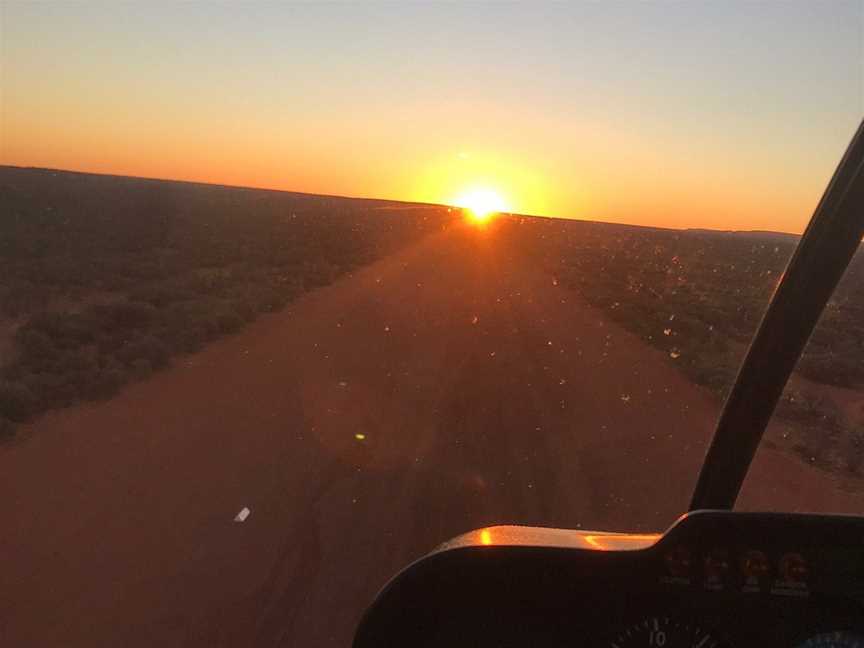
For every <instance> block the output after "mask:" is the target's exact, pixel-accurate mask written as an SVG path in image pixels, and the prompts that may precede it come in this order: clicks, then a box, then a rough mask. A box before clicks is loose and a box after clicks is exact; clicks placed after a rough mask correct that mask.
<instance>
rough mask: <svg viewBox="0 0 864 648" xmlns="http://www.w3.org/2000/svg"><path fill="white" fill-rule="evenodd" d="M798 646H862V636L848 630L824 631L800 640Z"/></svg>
mask: <svg viewBox="0 0 864 648" xmlns="http://www.w3.org/2000/svg"><path fill="white" fill-rule="evenodd" d="M798 648H864V637H862V636H860V635H853V634H850V633H848V632H826V633H825V634H820V635H816V636H815V637H810V638H809V639H807V640H806V641H802V642H801V643H800V644H798Z"/></svg>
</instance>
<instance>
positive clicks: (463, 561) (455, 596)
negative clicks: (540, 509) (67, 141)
mask: <svg viewBox="0 0 864 648" xmlns="http://www.w3.org/2000/svg"><path fill="white" fill-rule="evenodd" d="M354 646H355V648H371V647H372V646H376V647H379V648H380V647H386V646H412V647H413V648H419V647H422V646H436V647H440V646H476V647H478V648H479V647H486V646H489V647H492V646H496V647H498V646H501V647H504V646H513V647H516V646H549V647H558V646H561V647H564V646H609V647H612V648H627V647H628V646H657V647H663V646H669V647H673V646H688V647H692V648H713V647H726V646H736V647H740V646H790V647H794V646H801V647H809V648H812V647H814V646H857V647H861V648H864V518H857V517H842V516H822V515H798V514H761V513H734V512H727V511H697V512H694V513H690V514H688V515H686V516H684V517H682V518H681V519H680V520H678V522H676V524H675V525H673V526H672V527H671V528H670V529H669V530H668V531H667V532H666V533H665V534H662V535H660V534H648V535H631V534H614V533H602V532H586V531H568V530H563V529H542V528H533V527H513V526H504V527H490V528H487V529H480V530H477V531H473V532H471V533H468V534H465V535H463V536H459V537H458V538H455V539H454V540H452V541H450V542H448V543H445V544H444V545H442V546H441V547H439V548H438V549H437V550H435V551H434V552H433V553H431V554H429V555H428V556H426V557H424V558H422V559H421V560H419V561H417V562H416V563H414V564H413V565H411V566H410V567H408V568H407V569H405V570H404V571H402V572H401V573H400V574H399V575H398V576H396V577H395V578H394V579H393V580H392V581H391V582H390V584H388V585H387V587H385V588H384V590H383V591H382V592H381V593H380V594H379V596H378V598H377V600H376V601H375V602H374V604H373V605H372V606H371V607H370V608H369V610H368V611H367V613H366V615H365V616H364V618H363V620H362V622H361V624H360V626H359V628H358V630H357V634H356V637H355V641H354Z"/></svg>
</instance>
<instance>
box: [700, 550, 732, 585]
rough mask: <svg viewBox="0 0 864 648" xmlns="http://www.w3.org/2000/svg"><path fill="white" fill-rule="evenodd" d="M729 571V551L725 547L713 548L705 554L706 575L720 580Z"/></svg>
mask: <svg viewBox="0 0 864 648" xmlns="http://www.w3.org/2000/svg"><path fill="white" fill-rule="evenodd" d="M728 571H729V553H728V552H727V551H726V550H725V549H713V550H711V551H709V552H708V553H707V554H706V555H705V576H706V577H707V578H709V579H713V580H720V579H721V578H723V577H724V576H725V575H726V572H728Z"/></svg>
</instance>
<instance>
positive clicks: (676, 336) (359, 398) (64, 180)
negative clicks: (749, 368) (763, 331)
mask: <svg viewBox="0 0 864 648" xmlns="http://www.w3.org/2000/svg"><path fill="white" fill-rule="evenodd" d="M0 20H2V34H0V35H2V43H3V54H2V57H0V93H2V95H0V102H2V105H0V109H2V113H0V164H2V165H3V166H2V167H0V439H2V441H0V493H3V497H0V519H2V520H3V529H4V531H3V533H2V534H0V556H4V557H7V558H8V557H11V559H8V560H6V561H4V567H3V569H2V570H0V592H2V593H3V594H0V643H2V644H4V645H7V644H8V645H15V646H29V645H69V646H93V645H127V646H152V645H180V644H183V645H196V646H197V645H201V646H204V645H207V646H212V645H244V644H245V643H248V644H250V645H297V646H345V645H348V644H349V642H350V638H351V635H352V632H353V629H354V627H355V625H356V623H357V621H358V619H359V618H360V615H361V613H362V611H363V609H364V607H365V606H366V605H367V604H368V603H369V602H370V601H371V600H372V597H373V596H374V594H375V592H376V591H378V590H379V589H380V588H381V587H382V586H383V585H384V584H385V583H386V581H387V579H388V578H389V577H390V576H391V575H392V574H393V573H395V572H396V571H397V570H398V569H400V568H401V567H403V566H404V565H406V564H407V563H408V562H410V561H411V560H414V559H416V558H417V557H419V556H421V555H422V554H423V553H424V552H427V551H429V550H430V549H432V548H433V547H434V546H436V545H437V544H438V543H440V542H442V541H444V540H446V539H448V538H449V537H452V536H454V535H456V534H458V533H461V532H464V531H467V530H469V529H473V528H479V527H483V526H487V525H491V524H501V523H509V524H531V525H546V526H558V527H567V528H577V529H578V528H581V529H604V530H613V531H658V530H662V529H664V528H666V527H667V526H668V525H669V524H670V523H672V522H673V521H674V519H675V518H676V517H677V516H678V515H680V514H681V513H682V512H683V511H685V510H686V507H687V504H688V502H689V498H690V495H691V492H692V489H693V486H694V484H695V481H696V477H697V474H698V470H699V467H700V465H701V462H702V460H703V458H704V454H705V451H706V448H707V445H708V443H709V441H710V438H711V434H712V432H713V429H714V426H715V424H716V421H717V416H718V413H719V411H720V408H721V405H722V402H723V398H724V396H725V394H726V393H727V392H728V390H729V388H730V386H731V384H732V382H733V380H734V377H735V373H736V370H737V367H738V365H739V364H740V362H741V359H742V357H743V354H744V351H745V349H746V347H747V344H748V343H749V341H750V340H751V338H752V336H753V334H754V332H755V330H756V327H757V326H758V323H759V321H760V318H761V316H762V313H763V312H764V309H765V307H766V305H767V303H768V300H769V298H770V296H771V294H772V291H773V290H774V288H775V286H776V285H777V282H778V281H779V279H780V277H781V276H782V273H783V270H784V268H785V266H786V263H787V261H788V259H789V257H790V255H791V254H792V252H793V250H794V247H795V245H796V243H797V240H798V236H799V234H800V233H801V232H802V231H803V229H804V227H805V226H806V223H807V221H808V219H809V217H810V215H811V213H812V211H813V209H814V207H815V206H816V204H817V202H818V200H819V198H820V196H821V194H822V192H823V191H824V188H825V186H826V184H827V182H828V180H829V179H830V177H831V174H832V172H833V171H834V169H835V167H836V165H837V163H838V161H839V159H840V157H841V155H842V153H843V151H844V149H845V147H846V145H847V143H848V140H849V138H850V137H851V135H852V133H853V132H854V130H855V128H856V126H857V124H858V122H859V121H860V119H861V117H862V93H861V83H862V58H861V42H862V27H861V25H862V7H861V4H860V3H858V2H849V3H844V2H836V3H820V4H818V5H812V4H808V3H800V4H799V3H783V4H755V3H740V4H738V3H716V4H707V3H699V4H695V3H694V4H686V5H685V4H681V5H678V4H676V5H670V4H667V3H658V4H650V3H632V4H614V5H607V4H594V3H592V4H573V5H570V6H563V5H557V4H556V5H553V4H549V5H542V6H515V5H506V6H505V5H482V6H481V5H465V6H449V5H448V6H443V5H441V6H438V5H410V6H401V5H394V4H387V5H377V4H352V5H350V6H349V5H344V4H339V5H328V4H310V5H306V4H302V5H301V4H298V5H288V4H286V5H273V4H269V3H266V4H265V3H260V4H257V3H248V4H247V3H244V4H242V5H239V4H217V3H207V4H191V3H184V4H164V3H138V4H131V3H124V4H105V3H96V2H94V3H86V2H84V3H74V4H72V3H68V4H66V3H25V2H14V1H7V2H4V3H2V5H0ZM859 265H860V263H859ZM856 267H857V266H856ZM862 281H864V278H862V273H861V272H860V268H859V269H858V270H855V271H850V272H849V273H848V275H847V279H846V288H845V289H844V291H843V292H842V294H841V293H838V295H839V296H838V297H837V299H838V300H839V301H837V304H836V309H835V306H832V307H831V309H830V312H829V313H828V314H827V315H826V316H825V322H824V326H823V327H822V329H820V331H821V332H819V333H817V335H816V337H814V342H813V343H812V344H811V352H812V353H810V355H808V356H807V357H806V358H805V360H804V361H802V365H801V367H800V368H799V371H798V373H797V375H796V379H795V381H794V383H793V384H792V386H791V387H790V389H792V390H795V391H794V392H787V395H788V398H787V399H786V400H787V403H786V405H785V406H784V407H786V409H785V410H784V412H785V414H783V413H782V412H781V414H778V416H781V415H783V416H785V417H786V418H785V419H778V421H779V422H778V423H776V426H777V427H775V428H772V431H771V433H770V434H769V437H770V438H769V441H770V445H767V446H766V449H765V450H764V452H765V453H770V454H771V457H775V458H776V461H777V462H778V463H777V464H776V465H773V464H772V467H770V468H764V466H763V468H761V469H759V470H757V471H755V472H754V474H753V476H752V477H751V481H750V483H749V484H748V489H749V491H748V492H749V493H750V494H749V495H746V497H745V500H744V502H745V505H747V506H751V507H752V506H759V507H762V508H765V507H767V508H772V509H776V510H793V509H798V508H801V507H807V508H816V509H820V510H843V511H850V512H852V511H856V512H858V511H861V510H864V509H862V506H861V504H862V501H864V500H862V493H864V488H862V486H861V482H860V481H859V479H858V476H859V474H860V471H861V465H860V464H861V459H862V457H861V448H860V444H859V443H858V440H857V439H858V437H857V436H855V435H856V434H858V433H857V432H854V430H859V431H860V425H861V421H860V420H859V419H860V417H859V418H854V417H853V416H852V414H851V413H850V414H848V416H846V413H847V412H852V409H848V410H847V409H843V412H844V414H843V417H846V418H843V417H834V418H832V415H828V414H824V411H823V408H822V405H818V406H815V405H814V406H812V407H811V406H810V404H809V403H811V401H813V402H816V401H818V402H819V403H822V402H823V401H822V400H820V399H823V398H824V399H828V400H830V401H831V402H832V403H835V404H836V406H837V407H840V408H847V405H848V408H852V405H849V403H853V402H854V403H858V404H857V405H855V407H858V408H859V409H860V407H859V405H860V403H859V402H858V401H855V400H854V399H855V398H857V396H856V395H855V394H859V392H856V391H854V390H855V389H858V388H859V387H860V384H861V382H860V378H861V376H860V375H859V374H860V368H861V366H864V365H862V360H861V354H860V350H861V343H862V339H861V326H862V317H864V315H862V311H861V308H862V301H861V289H862ZM835 310H836V313H835ZM856 345H857V346H856ZM856 354H857V355H856ZM837 372H839V373H837ZM799 392H800V393H802V394H804V396H802V397H801V399H799V397H798V396H797V394H798V393H799ZM810 394H812V396H811V395H810ZM841 397H842V398H841ZM808 399H809V400H808ZM814 399H815V400H814ZM843 399H846V400H843ZM841 400H842V403H841ZM825 402H827V401H825ZM802 403H803V405H801V404H802ZM832 406H833V405H832ZM802 407H803V408H804V409H802ZM855 411H857V410H855ZM859 414H860V412H859ZM855 416H857V414H856V415H855ZM796 417H797V418H796ZM841 418H842V423H841ZM796 420H797V421H798V424H800V425H798V427H794V426H793V427H787V422H788V421H791V422H790V423H789V425H793V424H794V423H795V421H796ZM855 421H857V423H856V422H855ZM856 425H857V426H858V427H855V426H856ZM787 429H788V430H792V429H794V430H796V431H795V432H788V433H787ZM858 436H860V434H859V435H858ZM814 457H815V459H814ZM760 460H761V459H760ZM778 466H780V467H778ZM787 466H794V469H793V468H790V469H789V471H788V472H787V469H786V467H787ZM837 470H840V471H844V472H843V477H842V479H838V478H837V476H836V475H837V473H836V471H837ZM802 483H806V484H807V489H806V495H805V492H804V491H803V490H802V487H801V486H800V484H802ZM838 493H839V494H838ZM748 498H749V499H748Z"/></svg>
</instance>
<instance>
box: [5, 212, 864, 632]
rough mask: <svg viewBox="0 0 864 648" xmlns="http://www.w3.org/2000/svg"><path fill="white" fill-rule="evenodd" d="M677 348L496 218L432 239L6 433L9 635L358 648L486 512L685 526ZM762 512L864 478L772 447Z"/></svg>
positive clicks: (685, 394) (694, 452) (703, 411)
mask: <svg viewBox="0 0 864 648" xmlns="http://www.w3.org/2000/svg"><path fill="white" fill-rule="evenodd" d="M672 362H673V361H672V360H670V359H669V358H667V357H666V356H664V355H663V354H662V353H660V352H658V351H656V350H654V349H651V348H648V347H646V346H645V345H644V344H643V343H641V342H640V341H639V340H638V339H637V338H635V337H634V336H632V335H630V334H628V333H626V332H624V331H623V330H621V329H620V328H618V327H616V326H614V325H612V324H611V323H609V322H608V321H606V320H605V318H604V317H603V316H602V315H601V314H600V313H599V312H598V311H596V310H594V309H592V308H590V307H588V306H587V305H586V304H584V303H583V302H582V301H580V300H579V299H578V297H577V295H576V294H575V293H573V292H570V291H567V290H566V289H564V288H561V287H558V286H557V285H555V283H554V281H553V278H552V277H550V276H548V275H545V274H543V273H542V272H541V271H539V270H537V269H535V268H533V267H528V266H526V265H523V264H522V263H520V261H519V259H518V258H516V257H514V256H512V255H511V254H510V253H509V252H508V251H507V249H505V246H502V245H499V244H498V242H497V241H496V238H495V231H494V228H491V229H490V230H488V231H481V230H475V229H470V228H466V227H456V228H453V229H451V230H450V231H448V232H445V233H443V234H440V235H436V236H434V237H431V238H429V239H427V240H425V241H423V242H421V243H420V244H418V245H417V246H415V247H413V248H410V249H407V250H405V251H403V252H402V253H400V254H398V255H395V256H392V257H389V258H387V259H384V260H382V261H380V262H378V263H376V264H374V265H372V266H369V267H367V268H365V269H363V270H361V271H359V272H356V273H355V274H354V275H353V276H349V277H345V278H343V279H342V280H340V281H339V282H337V283H336V284H334V285H332V286H329V287H327V288H324V289H321V290H318V291H316V292H314V293H311V294H309V295H307V296H305V297H303V298H302V299H300V300H298V301H297V302H295V303H294V304H292V305H291V306H289V307H288V308H287V309H286V310H285V311H283V312H282V313H279V314H277V315H273V316H268V317H266V318H264V319H261V320H259V321H258V322H256V323H255V324H254V325H252V326H251V327H249V328H248V329H246V330H245V331H244V332H243V333H241V334H239V335H237V336H234V337H231V338H228V339H224V340H221V341H219V342H218V343H216V344H214V345H212V346H211V347H209V348H208V349H206V350H205V351H203V352H201V353H199V354H197V355H194V356H188V357H185V358H182V359H180V360H179V361H178V362H177V363H176V365H175V367H174V368H172V369H171V370H168V371H165V372H162V373H159V374H157V375H155V376H154V377H153V378H152V379H150V380H149V381H146V382H143V383H139V384H137V385H134V386H132V387H130V388H128V389H126V390H125V391H124V392H123V393H122V394H120V395H119V396H118V397H116V398H114V399H113V400H111V401H108V402H105V403H101V404H97V405H89V406H81V407H76V408H72V409H68V410H64V411H60V412H55V413H52V414H50V415H48V416H46V417H44V418H43V419H41V420H40V421H39V422H38V423H37V424H35V425H33V426H32V429H31V430H29V432H32V434H31V435H30V436H29V438H28V439H27V440H26V441H25V442H23V443H19V444H16V445H12V446H8V447H4V448H0V494H2V495H0V520H2V534H0V556H2V557H3V564H2V567H0V644H2V645H10V646H13V645H14V646H56V645H63V646H114V645H117V646H119V645H123V646H184V645H202V646H203V645H208V646H220V645H231V646H251V645H256V646H273V645H286V646H347V645H349V643H350V637H351V634H352V631H353V627H354V625H355V623H356V622H357V620H358V618H359V615H360V614H361V612H362V609H363V607H364V606H365V605H366V604H367V603H368V602H369V601H370V600H371V598H372V597H373V595H374V594H375V592H376V591H377V590H378V589H379V588H380V587H381V586H382V585H383V584H384V582H385V581H386V580H387V578H388V577H389V576H390V575H391V574H392V573H393V572H394V571H395V570H397V569H398V568H400V567H401V566H403V565H404V564H405V563H406V562H408V561H410V560H412V559H413V558H416V557H418V556H419V555H421V554H422V553H423V552H424V551H427V550H429V549H431V548H432V547H433V546H434V545H436V544H438V543H439V542H440V541H443V540H444V539H446V538H448V537H449V536H453V535H455V534H457V533H460V532H462V531H465V530H468V529H470V528H476V527H481V526H486V525H489V524H493V523H521V524H542V525H550V526H564V527H573V528H576V527H581V528H605V529H612V530H648V529H650V530H659V529H663V528H665V527H666V526H668V525H669V524H670V523H671V522H672V521H673V520H674V519H675V517H676V516H677V515H678V514H679V513H680V512H681V511H683V510H684V508H685V507H686V504H687V501H688V499H689V495H690V492H691V490H692V487H693V484H694V482H695V478H696V473H697V470H698V467H699V465H700V463H701V460H702V458H703V454H704V452H705V448H706V444H707V442H708V440H709V438H710V434H711V431H712V427H713V425H714V422H715V419H716V416H717V405H716V403H715V402H714V401H713V400H712V398H711V397H710V396H709V394H707V393H706V392H704V391H703V390H701V389H699V388H697V387H695V386H693V385H692V384H690V383H689V382H687V381H686V380H685V379H684V378H683V377H682V375H681V374H679V373H678V372H677V371H676V369H675V367H674V365H673V363H672ZM358 434H361V435H365V439H362V440H361V439H358V438H357V437H356V436H355V435H358ZM244 506H248V507H249V508H250V509H251V510H252V514H251V516H250V517H249V519H248V520H246V522H244V523H242V524H240V523H235V522H233V518H234V516H235V515H236V514H237V512H238V511H239V510H240V509H241V508H242V507H244ZM744 506H745V507H747V508H774V509H783V510H808V509H809V510H824V511H828V510H830V511H846V512H861V511H864V496H862V495H861V494H854V493H849V492H846V491H844V490H843V489H841V488H839V487H838V485H837V484H836V483H835V482H834V481H833V480H832V478H831V477H830V476H829V475H827V474H826V473H823V472H819V471H817V470H814V469H811V468H809V467H807V466H805V465H804V464H802V463H801V462H800V461H799V460H798V459H796V458H794V457H790V456H787V455H784V454H782V453H780V452H777V451H769V450H764V451H762V452H761V453H760V456H759V457H758V459H757V465H756V466H755V467H754V478H753V479H751V480H750V481H749V482H748V484H747V486H746V489H745V495H744Z"/></svg>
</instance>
